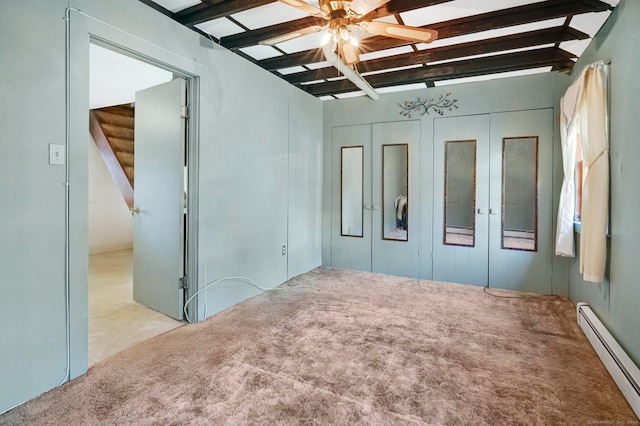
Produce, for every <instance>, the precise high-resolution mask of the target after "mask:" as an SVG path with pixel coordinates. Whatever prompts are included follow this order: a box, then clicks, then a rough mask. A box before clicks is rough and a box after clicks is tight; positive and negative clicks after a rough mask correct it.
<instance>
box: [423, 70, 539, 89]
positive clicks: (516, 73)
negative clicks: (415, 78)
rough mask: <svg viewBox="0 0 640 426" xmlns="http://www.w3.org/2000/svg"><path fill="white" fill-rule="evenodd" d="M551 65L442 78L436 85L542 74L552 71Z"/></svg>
mask: <svg viewBox="0 0 640 426" xmlns="http://www.w3.org/2000/svg"><path fill="white" fill-rule="evenodd" d="M550 71H551V67H542V68H531V69H527V70H520V71H509V72H501V73H496V74H487V75H478V76H475V77H465V78H454V79H451V80H441V81H436V82H435V85H436V87H440V86H449V85H452V84H462V83H472V82H475V81H487V80H495V79H498V78H507V77H518V76H522V75H531V74H542V73H545V72H550Z"/></svg>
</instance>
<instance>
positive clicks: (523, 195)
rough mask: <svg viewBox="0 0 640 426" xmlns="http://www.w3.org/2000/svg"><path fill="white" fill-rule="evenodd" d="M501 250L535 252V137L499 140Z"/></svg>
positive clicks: (536, 239)
mask: <svg viewBox="0 0 640 426" xmlns="http://www.w3.org/2000/svg"><path fill="white" fill-rule="evenodd" d="M502 248H503V249H510V250H525V251H537V248H538V137H518V138H504V139H503V140H502Z"/></svg>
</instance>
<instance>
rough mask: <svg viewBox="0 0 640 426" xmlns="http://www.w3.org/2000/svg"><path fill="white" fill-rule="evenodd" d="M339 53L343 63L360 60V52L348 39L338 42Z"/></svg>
mask: <svg viewBox="0 0 640 426" xmlns="http://www.w3.org/2000/svg"><path fill="white" fill-rule="evenodd" d="M340 52H341V53H340V54H341V56H342V60H343V61H344V63H345V64H347V65H351V64H355V63H356V62H360V54H359V53H358V48H357V47H355V46H354V45H353V44H351V43H349V42H348V41H344V42H342V43H340Z"/></svg>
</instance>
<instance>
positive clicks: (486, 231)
mask: <svg viewBox="0 0 640 426" xmlns="http://www.w3.org/2000/svg"><path fill="white" fill-rule="evenodd" d="M552 113H553V112H552V110H551V109H544V110H531V111H518V112H507V113H496V114H485V115H476V116H467V117H452V118H438V119H435V120H434V184H435V193H434V194H435V195H434V239H433V279H434V280H442V281H450V282H458V283H465V284H475V285H482V286H484V285H487V284H489V286H491V287H498V288H508V289H515V290H522V291H531V292H538V293H549V292H551V261H552V254H551V253H552V244H553V242H552V241H553V229H552V211H551V206H552V194H551V189H552V188H551V178H552V156H553V152H552V149H553V147H552V142H553V140H552V139H553V134H552V129H553V115H552Z"/></svg>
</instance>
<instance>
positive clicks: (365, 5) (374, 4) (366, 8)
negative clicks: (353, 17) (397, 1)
mask: <svg viewBox="0 0 640 426" xmlns="http://www.w3.org/2000/svg"><path fill="white" fill-rule="evenodd" d="M389 1H391V0H353V1H352V2H351V5H350V6H349V9H351V10H352V11H353V12H355V13H357V14H358V15H366V14H367V13H369V12H371V11H372V10H375V9H377V8H379V7H380V6H382V5H383V4H387V3H389Z"/></svg>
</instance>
